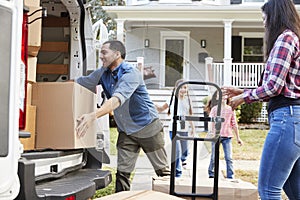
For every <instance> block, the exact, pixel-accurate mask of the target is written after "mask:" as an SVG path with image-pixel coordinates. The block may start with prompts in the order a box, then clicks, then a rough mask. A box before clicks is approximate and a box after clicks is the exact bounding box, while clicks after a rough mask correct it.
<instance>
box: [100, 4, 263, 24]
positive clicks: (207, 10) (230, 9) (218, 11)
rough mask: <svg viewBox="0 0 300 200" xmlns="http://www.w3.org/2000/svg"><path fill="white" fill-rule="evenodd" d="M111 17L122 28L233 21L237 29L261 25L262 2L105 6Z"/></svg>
mask: <svg viewBox="0 0 300 200" xmlns="http://www.w3.org/2000/svg"><path fill="white" fill-rule="evenodd" d="M103 9H104V10H105V11H106V12H107V13H108V14H109V15H110V17H111V18H113V19H118V20H124V22H125V24H126V25H125V27H127V28H137V27H145V26H155V27H224V21H227V20H230V21H232V27H233V28H234V27H236V28H242V27H244V28H262V27H263V23H262V15H261V5H260V4H259V5H258V4H255V5H242V4H238V5H228V6H224V5H223V6H220V5H208V4H204V3H201V2H197V3H196V2H195V3H192V4H187V5H185V4H180V5H167V4H163V5H158V4H154V5H152V4H150V5H142V6H104V7H103Z"/></svg>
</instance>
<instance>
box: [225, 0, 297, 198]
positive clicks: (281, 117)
mask: <svg viewBox="0 0 300 200" xmlns="http://www.w3.org/2000/svg"><path fill="white" fill-rule="evenodd" d="M262 14H263V22H264V25H265V30H266V35H265V40H266V58H267V63H266V67H265V70H264V73H263V75H262V81H261V83H260V85H259V86H258V87H257V88H256V89H245V90H241V89H237V88H233V87H223V95H225V96H228V97H233V98H232V101H231V105H232V106H233V108H235V107H237V106H238V105H240V104H242V103H252V102H255V101H268V102H269V103H268V114H269V123H270V130H269V133H268V135H267V137H266V140H265V144H264V148H263V152H262V156H261V162H260V169H259V177H258V192H259V195H260V198H261V199H262V200H269V199H272V200H277V199H278V200H279V199H281V191H282V189H283V190H284V191H285V193H286V194H287V196H288V197H289V199H293V200H299V199H300V44H299V37H300V18H299V15H298V12H297V10H296V8H295V5H294V4H293V1H291V0H269V1H268V2H267V3H265V4H264V5H263V7H262Z"/></svg>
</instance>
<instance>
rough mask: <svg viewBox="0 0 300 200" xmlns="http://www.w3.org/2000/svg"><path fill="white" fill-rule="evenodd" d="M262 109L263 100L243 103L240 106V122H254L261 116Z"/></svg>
mask: <svg viewBox="0 0 300 200" xmlns="http://www.w3.org/2000/svg"><path fill="white" fill-rule="evenodd" d="M261 109H262V103H261V102H255V103H252V104H242V105H241V106H240V116H239V122H240V123H252V122H255V120H256V119H257V118H258V117H259V115H260V112H261Z"/></svg>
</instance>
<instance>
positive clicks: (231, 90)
mask: <svg viewBox="0 0 300 200" xmlns="http://www.w3.org/2000/svg"><path fill="white" fill-rule="evenodd" d="M221 90H222V95H223V96H225V97H227V98H232V97H234V96H237V95H240V94H242V93H243V92H244V90H243V89H240V88H236V87H232V86H224V87H222V88H221Z"/></svg>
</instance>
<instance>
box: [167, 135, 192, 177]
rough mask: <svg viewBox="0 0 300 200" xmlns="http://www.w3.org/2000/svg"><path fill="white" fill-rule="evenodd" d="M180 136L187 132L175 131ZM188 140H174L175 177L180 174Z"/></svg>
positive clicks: (186, 154)
mask: <svg viewBox="0 0 300 200" xmlns="http://www.w3.org/2000/svg"><path fill="white" fill-rule="evenodd" d="M177 134H178V135H180V136H185V137H187V136H188V132H180V131H178V132H177ZM170 138H171V139H172V131H170ZM188 154H189V152H188V141H187V140H176V161H175V166H176V174H175V176H176V177H180V176H181V175H182V163H183V162H184V161H186V159H187V156H188Z"/></svg>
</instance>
